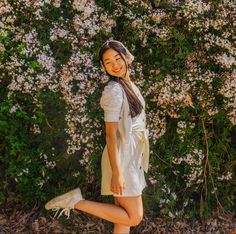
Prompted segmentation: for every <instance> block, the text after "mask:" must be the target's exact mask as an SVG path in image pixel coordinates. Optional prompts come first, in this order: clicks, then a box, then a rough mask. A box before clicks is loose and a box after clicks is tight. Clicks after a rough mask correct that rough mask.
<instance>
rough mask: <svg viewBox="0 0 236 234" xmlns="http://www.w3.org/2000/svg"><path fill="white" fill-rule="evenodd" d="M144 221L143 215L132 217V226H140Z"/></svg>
mask: <svg viewBox="0 0 236 234" xmlns="http://www.w3.org/2000/svg"><path fill="white" fill-rule="evenodd" d="M142 220H143V214H136V215H133V217H132V216H131V217H130V226H138V225H139V224H140V223H141V221H142Z"/></svg>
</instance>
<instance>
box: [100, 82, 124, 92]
mask: <svg viewBox="0 0 236 234" xmlns="http://www.w3.org/2000/svg"><path fill="white" fill-rule="evenodd" d="M103 93H113V94H114V93H116V94H120V95H122V88H121V85H120V84H119V83H118V82H116V81H113V80H110V81H109V82H108V83H107V84H106V86H105V87H104V90H103Z"/></svg>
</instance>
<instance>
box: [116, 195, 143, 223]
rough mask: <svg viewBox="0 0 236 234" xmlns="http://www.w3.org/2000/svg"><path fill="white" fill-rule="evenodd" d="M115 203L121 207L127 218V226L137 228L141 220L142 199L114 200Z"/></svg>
mask: <svg viewBox="0 0 236 234" xmlns="http://www.w3.org/2000/svg"><path fill="white" fill-rule="evenodd" d="M115 200H116V203H118V204H119V205H120V206H121V207H123V208H124V209H125V210H126V212H127V213H128V216H129V226H137V225H139V224H140V222H141V221H142V219H143V204H142V197H141V196H139V197H129V198H125V197H123V198H116V199H115Z"/></svg>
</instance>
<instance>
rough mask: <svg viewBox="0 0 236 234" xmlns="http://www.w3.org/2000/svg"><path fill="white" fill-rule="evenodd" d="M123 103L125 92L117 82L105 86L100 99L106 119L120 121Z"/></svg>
mask: <svg viewBox="0 0 236 234" xmlns="http://www.w3.org/2000/svg"><path fill="white" fill-rule="evenodd" d="M122 103H123V93H122V90H121V87H120V85H119V84H117V83H115V84H114V83H110V84H108V85H107V86H105V88H104V90H103V92H102V96H101V99H100V106H101V107H102V109H103V110H104V121H106V122H116V121H119V115H120V110H121V107H122Z"/></svg>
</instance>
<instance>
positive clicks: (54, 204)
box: [45, 188, 85, 219]
mask: <svg viewBox="0 0 236 234" xmlns="http://www.w3.org/2000/svg"><path fill="white" fill-rule="evenodd" d="M80 200H85V199H84V198H83V196H82V194H81V190H80V188H76V189H73V190H71V191H69V192H67V193H65V194H62V195H60V196H58V197H55V198H53V199H51V200H50V201H48V202H47V203H46V204H45V209H46V210H50V209H52V210H53V211H56V214H55V215H54V217H56V215H57V213H58V211H59V210H60V209H61V208H62V209H63V210H62V211H61V213H60V214H59V216H58V218H59V217H60V216H61V215H62V214H63V212H64V213H65V215H67V219H69V217H70V210H71V209H74V206H75V204H76V203H77V202H79V201H80Z"/></svg>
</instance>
